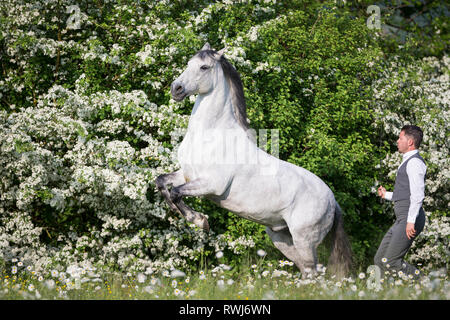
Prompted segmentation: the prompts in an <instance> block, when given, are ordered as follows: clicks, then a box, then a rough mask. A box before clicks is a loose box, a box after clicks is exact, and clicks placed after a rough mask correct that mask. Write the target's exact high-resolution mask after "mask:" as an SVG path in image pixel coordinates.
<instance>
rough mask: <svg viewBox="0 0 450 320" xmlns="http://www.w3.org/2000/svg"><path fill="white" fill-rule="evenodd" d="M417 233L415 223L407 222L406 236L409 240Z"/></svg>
mask: <svg viewBox="0 0 450 320" xmlns="http://www.w3.org/2000/svg"><path fill="white" fill-rule="evenodd" d="M415 235H416V229H414V223H411V222H408V223H406V236H407V237H408V239H409V240H411V239H412V238H414V237H415Z"/></svg>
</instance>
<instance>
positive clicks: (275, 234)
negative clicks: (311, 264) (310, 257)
mask: <svg viewBox="0 0 450 320" xmlns="http://www.w3.org/2000/svg"><path fill="white" fill-rule="evenodd" d="M266 232H267V234H268V235H269V237H270V239H271V240H272V242H273V245H274V246H275V248H277V249H278V250H280V251H281V253H282V254H284V256H285V257H286V258H288V259H289V260H291V261H292V262H294V263H295V265H296V266H297V267H298V268H299V269H300V271H302V274H303V270H304V267H303V261H302V258H301V256H300V255H299V254H298V251H297V248H296V247H295V245H294V241H293V239H292V236H291V234H290V232H289V229H288V228H286V229H283V230H280V231H273V230H272V229H271V228H269V227H267V228H266Z"/></svg>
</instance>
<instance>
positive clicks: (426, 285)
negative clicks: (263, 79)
mask: <svg viewBox="0 0 450 320" xmlns="http://www.w3.org/2000/svg"><path fill="white" fill-rule="evenodd" d="M366 271H367V272H364V271H361V272H356V273H355V274H352V275H349V276H348V277H344V278H340V279H338V278H336V277H335V276H334V275H330V274H329V273H327V272H326V267H324V266H322V265H318V268H317V273H316V274H315V275H312V274H310V275H308V276H307V277H304V278H302V277H301V274H300V273H299V272H298V270H297V269H296V267H295V266H294V265H293V263H292V262H291V261H287V260H279V261H265V260H264V257H261V258H259V260H258V262H257V263H256V264H252V265H243V266H240V268H239V270H234V268H231V267H230V266H228V265H226V264H219V265H217V266H213V268H208V269H205V270H199V271H198V272H191V273H189V274H186V273H184V272H183V271H180V270H176V269H174V270H172V271H169V270H165V271H163V272H162V273H161V274H145V273H138V274H131V273H128V274H123V273H103V274H102V273H100V272H97V270H95V268H80V267H78V266H69V267H68V268H67V269H66V270H64V271H58V270H52V271H51V272H49V273H48V274H40V275H38V274H37V273H36V272H35V271H33V267H32V266H26V265H24V264H23V263H22V262H21V261H16V263H15V265H14V266H13V267H12V269H11V270H2V271H1V274H0V299H1V300H24V299H26V300H173V299H175V300H243V301H245V300H449V299H450V282H449V277H448V274H447V272H446V271H445V269H439V270H436V271H432V272H429V273H427V274H424V275H423V276H422V277H420V278H419V279H417V280H412V279H410V278H408V277H406V276H405V275H403V274H402V273H401V272H399V273H396V272H395V271H394V272H390V273H389V272H386V274H385V276H384V277H382V278H381V279H380V281H376V279H375V277H374V274H373V271H372V272H370V271H369V270H366Z"/></svg>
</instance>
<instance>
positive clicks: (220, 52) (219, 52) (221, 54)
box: [217, 48, 226, 58]
mask: <svg viewBox="0 0 450 320" xmlns="http://www.w3.org/2000/svg"><path fill="white" fill-rule="evenodd" d="M225 49H226V48H223V49H222V50H219V51H217V54H218V55H219V58H221V57H222V56H223V54H224V52H225Z"/></svg>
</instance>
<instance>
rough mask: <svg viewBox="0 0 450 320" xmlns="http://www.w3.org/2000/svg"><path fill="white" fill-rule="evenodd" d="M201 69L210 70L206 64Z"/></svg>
mask: <svg viewBox="0 0 450 320" xmlns="http://www.w3.org/2000/svg"><path fill="white" fill-rule="evenodd" d="M200 69H202V70H208V69H209V66H207V65H206V64H205V65H203V66H201V67H200Z"/></svg>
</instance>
